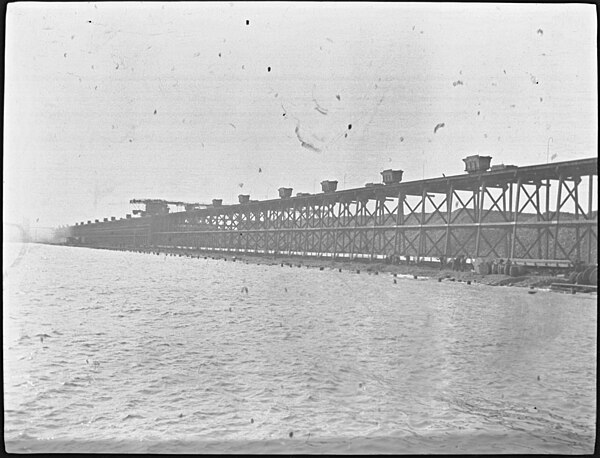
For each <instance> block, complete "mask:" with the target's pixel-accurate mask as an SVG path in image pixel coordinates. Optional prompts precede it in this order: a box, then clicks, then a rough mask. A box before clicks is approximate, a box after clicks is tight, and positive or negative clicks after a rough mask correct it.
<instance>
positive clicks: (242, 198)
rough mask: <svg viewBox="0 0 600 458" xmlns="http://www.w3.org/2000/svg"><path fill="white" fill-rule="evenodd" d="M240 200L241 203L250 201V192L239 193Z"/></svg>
mask: <svg viewBox="0 0 600 458" xmlns="http://www.w3.org/2000/svg"><path fill="white" fill-rule="evenodd" d="M238 201H239V202H240V204H247V203H248V202H250V194H239V195H238Z"/></svg>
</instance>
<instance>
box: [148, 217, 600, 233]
mask: <svg viewBox="0 0 600 458" xmlns="http://www.w3.org/2000/svg"><path fill="white" fill-rule="evenodd" d="M515 225H517V226H518V228H531V227H534V228H535V227H556V226H559V227H582V226H584V227H585V226H590V227H596V226H598V221H597V220H572V221H530V222H520V221H519V222H514V221H509V222H497V223H457V224H423V225H422V224H410V225H403V226H399V225H386V226H356V227H347V226H344V227H342V226H340V227H303V228H268V229H238V228H236V229H220V230H207V231H162V232H155V234H223V233H232V232H240V233H244V232H249V233H261V232H303V231H307V232H311V231H314V232H318V231H354V230H358V231H361V230H362V231H367V230H371V231H372V230H373V229H375V230H396V229H398V230H417V229H425V230H427V229H447V228H450V229H468V228H478V227H481V228H490V229H501V228H506V227H513V226H515Z"/></svg>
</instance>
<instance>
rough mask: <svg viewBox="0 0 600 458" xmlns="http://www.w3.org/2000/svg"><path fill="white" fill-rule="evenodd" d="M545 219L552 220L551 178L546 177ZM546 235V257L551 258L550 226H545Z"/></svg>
mask: <svg viewBox="0 0 600 458" xmlns="http://www.w3.org/2000/svg"><path fill="white" fill-rule="evenodd" d="M544 219H545V220H546V221H548V222H550V221H551V220H552V217H551V216H550V178H548V179H546V216H545V217H544ZM544 235H545V237H544V238H545V239H546V259H550V227H549V226H545V227H544Z"/></svg>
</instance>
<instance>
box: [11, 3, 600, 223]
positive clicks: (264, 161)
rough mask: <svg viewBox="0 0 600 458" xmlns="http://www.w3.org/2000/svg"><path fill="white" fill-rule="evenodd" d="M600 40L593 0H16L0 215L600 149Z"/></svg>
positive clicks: (112, 211) (82, 210) (124, 205)
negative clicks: (516, 0)
mask: <svg viewBox="0 0 600 458" xmlns="http://www.w3.org/2000/svg"><path fill="white" fill-rule="evenodd" d="M247 21H248V22H247ZM596 28H597V24H596V13H595V8H594V6H593V5H539V4H538V5H533V4H530V5H523V6H522V5H518V4H506V5H503V4H482V5H473V4H468V3H467V4H437V5H436V4H386V3H381V4H374V3H364V4H357V3H351V4H343V3H335V4H327V3H314V4H311V3H300V4H293V3H268V4H258V3H253V4H243V3H236V2H233V3H219V4H208V3H198V4H195V3H189V2H182V3H164V4H162V3H143V2H142V3H125V2H119V3H93V2H92V3H63V4H61V3H37V4H36V3H13V4H10V5H9V6H8V14H7V22H6V77H5V112H4V114H5V116H4V123H5V124H4V127H5V131H4V133H5V134H4V219H5V220H8V221H13V222H17V223H20V222H21V221H22V219H23V218H29V220H30V221H31V223H32V224H33V225H40V226H55V225H59V224H73V223H74V222H75V221H83V220H88V219H95V218H103V217H108V216H117V217H122V216H124V214H125V213H129V212H130V210H131V208H132V207H131V205H129V199H131V198H145V197H147V198H163V199H172V200H182V201H189V202H210V200H211V199H212V198H222V199H223V200H224V203H235V202H237V195H238V194H250V195H251V198H256V199H264V198H266V197H269V198H274V197H276V195H277V188H279V187H280V186H289V187H292V188H294V193H296V192H319V191H320V185H319V183H320V181H322V180H324V179H337V180H338V181H339V186H338V189H340V188H342V189H343V188H350V187H358V186H362V185H364V183H366V182H372V181H375V182H379V181H381V176H380V174H379V172H380V171H381V170H384V169H387V168H401V169H403V170H404V171H405V173H404V179H405V180H406V181H408V180H414V179H420V178H422V177H423V175H425V176H426V177H434V176H441V174H442V173H445V174H446V175H450V174H459V173H463V171H464V163H463V162H462V160H461V159H462V158H463V157H465V156H468V155H471V154H486V155H490V156H493V160H492V165H493V164H499V163H505V164H515V165H530V164H536V163H545V162H546V159H547V152H548V147H549V151H550V157H552V158H553V159H552V160H554V161H564V160H570V159H580V158H586V157H592V156H595V155H596V154H597V147H598V141H597V127H596V125H597V121H598V115H597V104H598V99H597V62H596V32H597V29H596ZM440 123H443V127H439V128H438V129H437V131H436V132H435V133H434V128H435V127H436V125H438V124H440ZM554 155H556V156H554ZM259 169H260V170H261V172H259ZM36 221H37V223H36Z"/></svg>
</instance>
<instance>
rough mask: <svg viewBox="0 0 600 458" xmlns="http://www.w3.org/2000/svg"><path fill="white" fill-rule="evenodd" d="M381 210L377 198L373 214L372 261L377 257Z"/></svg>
mask: <svg viewBox="0 0 600 458" xmlns="http://www.w3.org/2000/svg"><path fill="white" fill-rule="evenodd" d="M380 208H381V201H380V200H379V196H377V195H376V196H375V213H374V214H373V237H372V238H373V243H371V261H372V260H373V258H374V257H375V241H376V239H377V229H376V227H377V218H378V216H379V212H380Z"/></svg>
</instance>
